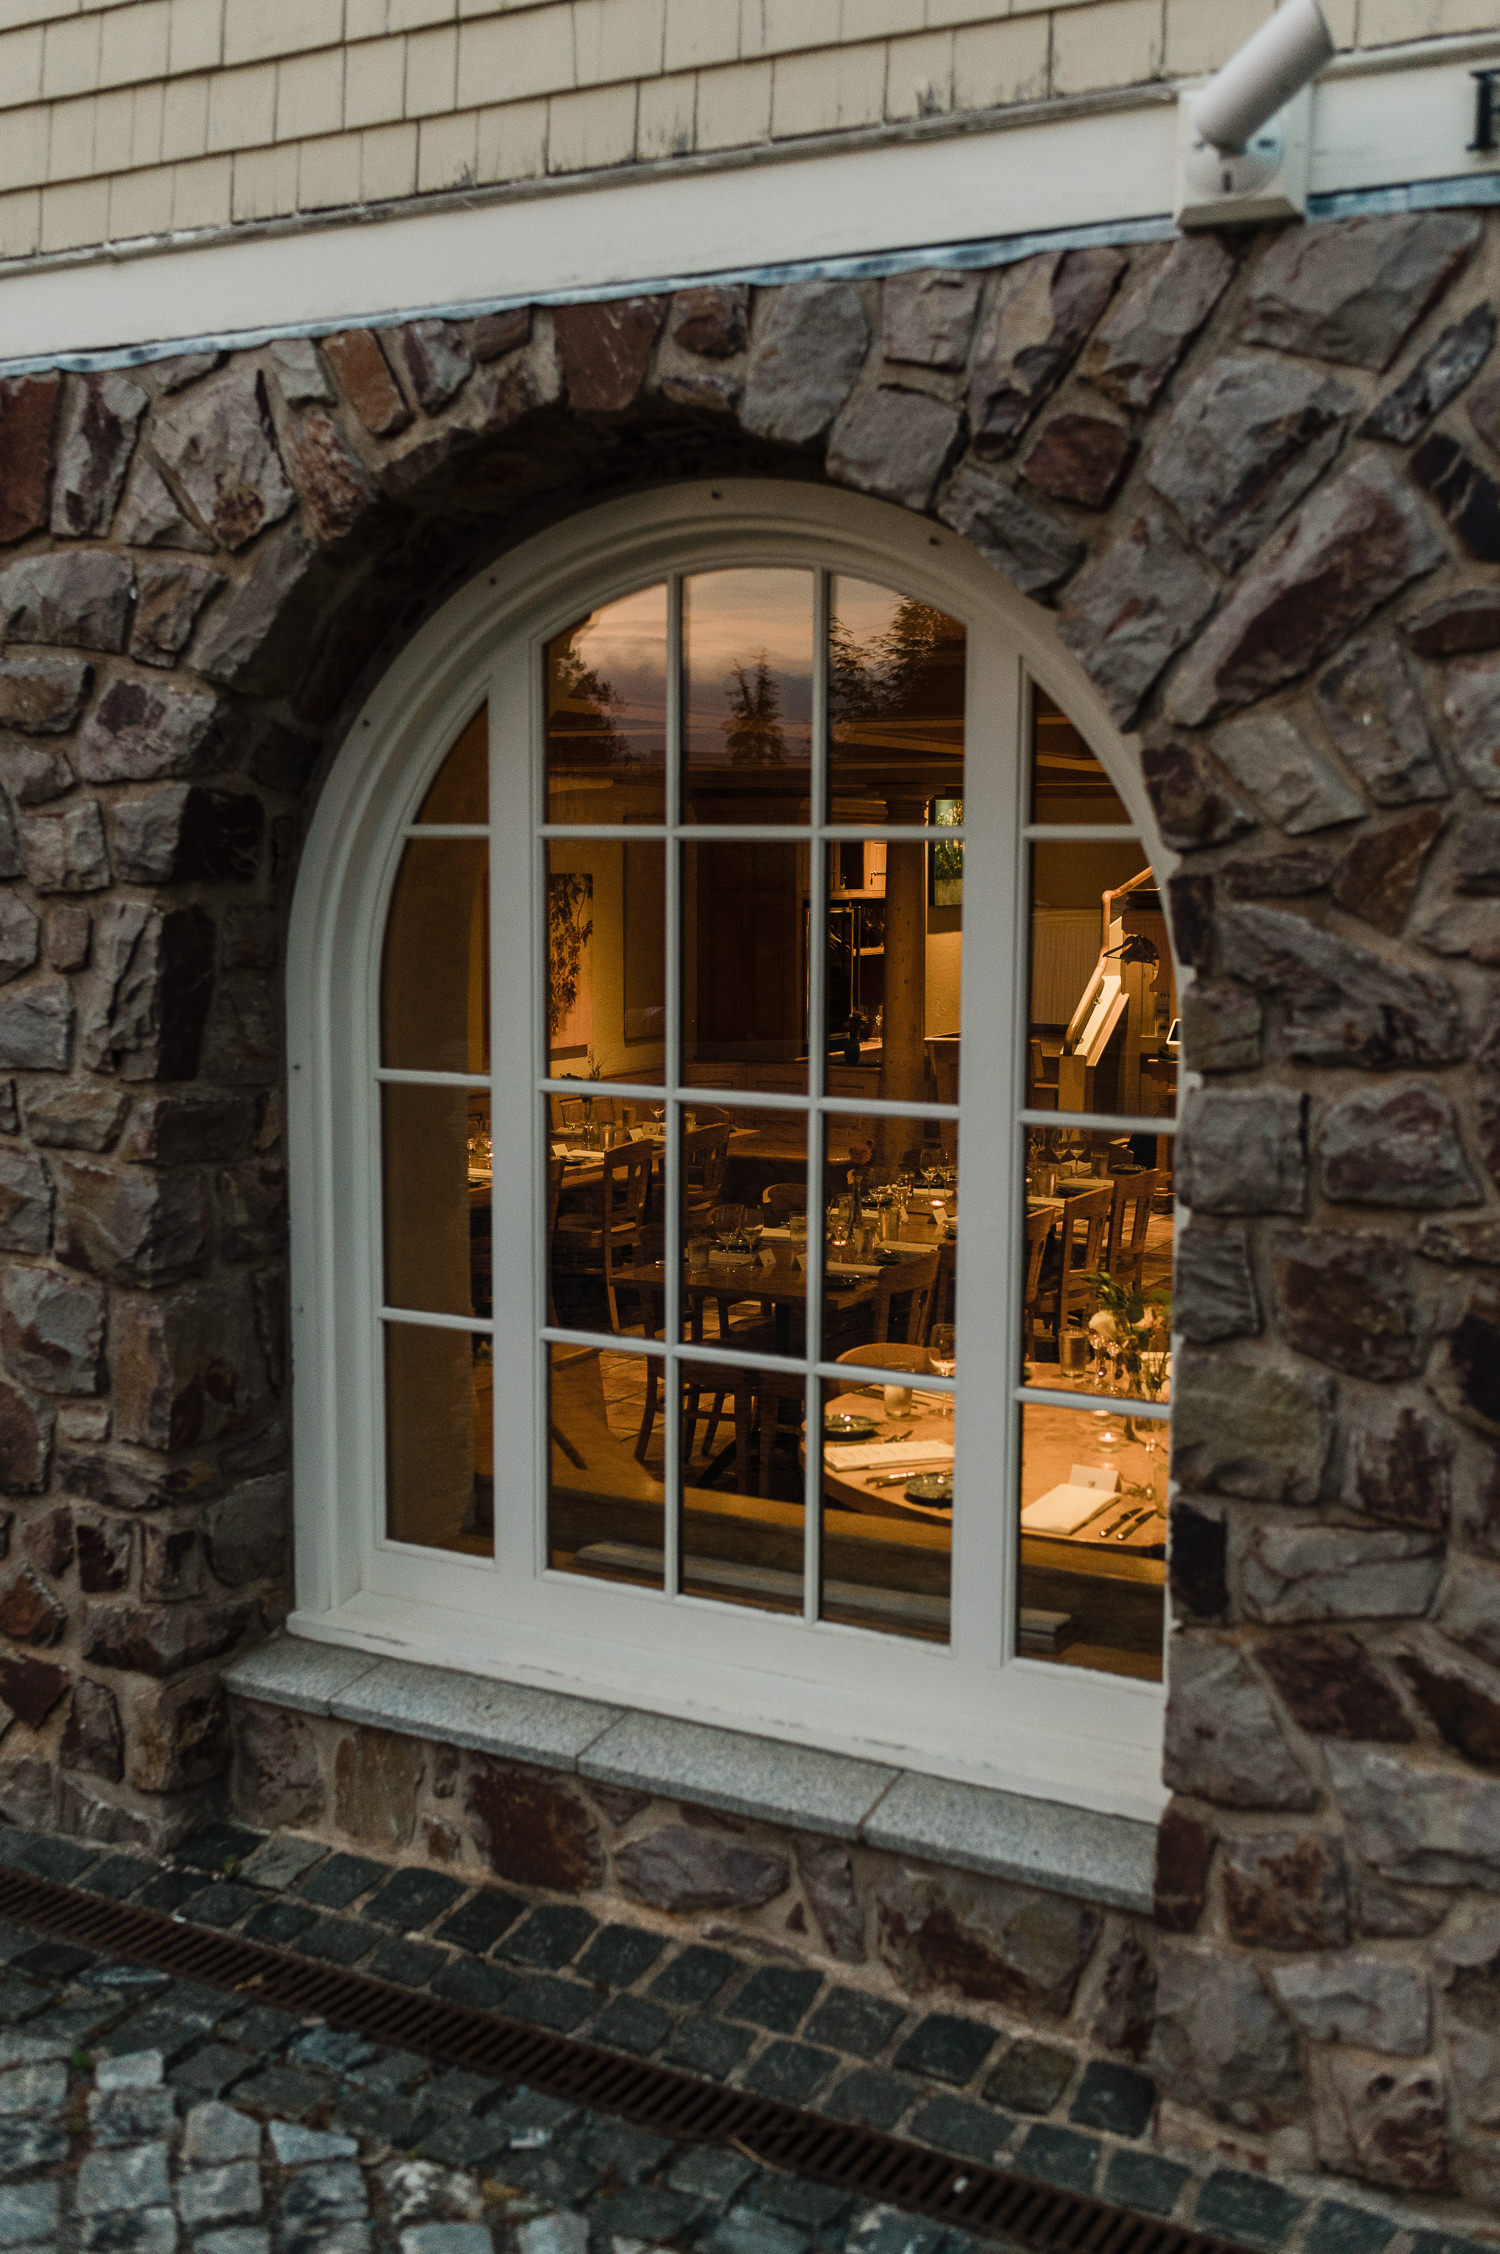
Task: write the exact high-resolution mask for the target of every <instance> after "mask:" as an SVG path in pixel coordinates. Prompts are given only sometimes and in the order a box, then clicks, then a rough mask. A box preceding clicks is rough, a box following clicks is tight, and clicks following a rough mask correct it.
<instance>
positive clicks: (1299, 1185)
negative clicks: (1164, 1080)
mask: <svg viewBox="0 0 1500 2254" xmlns="http://www.w3.org/2000/svg"><path fill="white" fill-rule="evenodd" d="M1305 1110H1306V1102H1305V1099H1304V1098H1303V1097H1302V1096H1299V1095H1298V1094H1297V1093H1296V1092H1295V1091H1294V1090H1293V1089H1290V1088H1257V1089H1254V1090H1250V1089H1246V1090H1245V1091H1244V1092H1240V1091H1239V1090H1231V1089H1220V1088H1216V1089H1210V1090H1208V1091H1206V1092H1203V1093H1200V1094H1198V1095H1196V1096H1194V1097H1192V1098H1190V1099H1189V1102H1188V1104H1187V1106H1186V1111H1185V1116H1184V1119H1183V1131H1182V1135H1181V1137H1180V1140H1179V1143H1178V1155H1177V1192H1178V1195H1179V1197H1181V1198H1182V1199H1183V1201H1184V1203H1185V1204H1187V1205H1190V1206H1191V1207H1192V1208H1193V1210H1194V1211H1195V1212H1201V1213H1230V1214H1233V1213H1301V1212H1303V1211H1304V1210H1305V1208H1306V1204H1307V1152H1306V1145H1305V1130H1304V1113H1305Z"/></svg>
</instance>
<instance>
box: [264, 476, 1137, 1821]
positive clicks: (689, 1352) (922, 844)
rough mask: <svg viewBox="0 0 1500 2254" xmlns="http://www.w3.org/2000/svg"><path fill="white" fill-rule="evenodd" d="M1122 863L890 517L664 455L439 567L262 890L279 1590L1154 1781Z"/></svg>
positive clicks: (1123, 786) (1066, 1794) (413, 1631)
mask: <svg viewBox="0 0 1500 2254" xmlns="http://www.w3.org/2000/svg"><path fill="white" fill-rule="evenodd" d="M1157 884H1158V879H1157V874H1156V872H1155V869H1154V867H1153V863H1152V859H1151V850H1150V846H1149V844H1148V830H1147V819H1146V812H1145V806H1144V801H1143V797H1142V794H1141V792H1140V789H1139V784H1138V782H1137V780H1136V778H1135V775H1134V772H1133V767H1132V762H1131V760H1130V758H1129V756H1128V754H1126V753H1125V751H1124V749H1123V747H1122V746H1121V745H1120V743H1119V741H1118V739H1117V737H1116V736H1115V735H1114V734H1113V733H1112V731H1111V730H1110V728H1109V725H1108V723H1107V721H1106V720H1105V718H1104V715H1103V713H1102V709H1101V708H1100V707H1099V705H1098V704H1097V701H1096V700H1095V699H1094V698H1093V696H1092V694H1091V693H1090V692H1089V691H1088V689H1087V687H1086V685H1085V684H1083V683H1082V681H1081V677H1080V676H1079V675H1078V674H1077V673H1076V671H1075V669H1074V668H1073V667H1072V666H1071V664H1070V662H1069V661H1068V660H1067V659H1066V658H1065V657H1064V656H1063V655H1062V654H1061V653H1060V651H1059V650H1058V648H1057V646H1056V644H1055V643H1054V641H1053V640H1052V638H1051V636H1050V633H1049V631H1048V629H1047V626H1046V622H1045V620H1044V619H1042V617H1041V616H1040V614H1038V613H1036V612H1034V611H1032V610H1031V609H1030V608H1029V607H1028V606H1027V605H1025V604H1023V603H1022V602H1021V601H1020V600H1019V599H1018V598H1017V597H1016V596H1015V595H1014V594H1013V593H1012V592H1011V591H1010V590H1009V589H1008V588H1007V587H1006V586H1005V585H1004V584H1003V583H1002V582H1001V581H1000V580H999V578H998V576H997V575H996V574H994V573H993V572H992V571H991V570H990V569H989V567H987V566H986V565H985V564H984V563H983V562H982V561H981V560H980V559H979V558H978V556H977V555H976V554H975V553H974V552H973V551H972V550H970V549H969V548H967V547H966V546H965V544H964V543H963V542H961V541H959V540H957V539H956V538H954V537H952V536H951V535H948V534H946V533H942V532H939V531H936V530H934V529H933V528H932V527H931V526H929V525H928V524H926V523H924V522H920V521H915V520H911V519H909V518H907V517H905V516H903V515H902V514H901V513H900V512H898V511H895V510H892V509H887V508H885V507H883V506H881V505H879V504H872V503H867V502H863V501H858V500H854V499H851V498H849V497H847V496H840V495H835V494H829V493H825V492H822V491H819V490H816V489H812V488H806V487H787V486H780V485H774V484H770V483H766V484H749V483H747V484H743V485H721V486H717V487H702V488H686V489H677V490H674V491H671V492H669V493H666V494H661V495H657V496H652V497H650V498H648V499H644V500H643V499H636V500H632V501H630V502H623V503H616V504H611V505H609V506H608V507H605V508H603V509H599V510H596V511H593V512H591V513H590V514H589V515H587V516H586V517H582V518H580V519H577V520H575V521H574V522H572V523H571V524H570V525H568V526H566V527H564V528H562V529H561V530H559V531H556V532H552V533H549V534H546V535H544V536H543V537H542V538H540V539H538V540H536V541H533V542H532V543H531V544H530V545H529V546H528V547H527V548H525V549H523V550H521V551H519V552H518V553H517V554H515V555H513V556H511V557H508V558H507V559H506V560H505V561H504V563H503V564H501V565H497V566H496V567H495V568H494V569H493V570H492V571H490V572H489V573H488V574H486V575H484V576H483V577H482V578H481V579H480V580H478V581H476V582H475V583H473V584H472V585H471V586H470V587H468V588H467V589H466V590H465V591H464V592H463V593H462V594H461V595H460V596H458V597H457V598H455V599H454V601H452V602H451V603H449V604H448V605H447V606H446V607H445V609H444V610H443V611H442V612H441V613H440V614H439V615H438V617H437V618H436V619H435V620H434V621H433V622H432V623H431V624H430V625H429V626H428V627H427V628H426V629H425V630H424V631H423V633H422V634H421V635H419V636H418V637H417V639H416V641H415V643H414V645H413V646H412V647H411V648H410V649H409V650H408V651H407V652H406V653H405V655H404V656H403V657H402V658H401V659H400V660H399V661H398V662H397V663H396V665H395V666H394V667H393V668H392V671H391V673H390V675H389V676H388V677H387V679H386V680H385V681H384V682H383V683H382V685H381V687H380V688H379V690H378V691H377V692H376V694H375V696H374V697H373V698H372V699H371V701H370V704H369V706H368V708H367V709H366V711H365V712H364V713H363V714H362V715H361V716H360V718H359V720H358V721H357V722H356V724H355V726H354V728H353V730H352V731H351V734H350V737H349V740H348V742H347V743H346V744H345V746H344V748H343V750H342V752H341V754H340V756H339V759H338V761H337V762H336V765H335V769H334V772H333V775H332V777H331V779H330V781H329V784H328V786H327V788H326V789H325V792H324V795H323V798H322V801H321V803H320V805H319V808H318V811H317V814H316V817H315V820H314V823H313V826H312V832H311V835H310V838H309V842H308V848H307V853H306V856H305V860H304V868H303V874H302V878H301V882H300V886H299V893H298V900H297V905H296V911H295V915H294V923H293V935H292V948H291V972H290V1002H291V1024H292V1063H293V1072H292V1090H293V1120H292V1132H293V1148H294V1154H295V1166H294V1180H295V1185H296V1188H295V1205H294V1228H295V1246H294V1263H295V1269H294V1286H295V1292H294V1296H295V1308H296V1363H295V1368H296V1396H295V1414H296V1464H297V1507H298V1526H299V1538H298V1612H297V1615H296V1617H295V1622H294V1624H295V1625H297V1626H299V1627H301V1628H303V1629H305V1630H312V1631H313V1632H314V1633H316V1634H318V1635H320V1636H323V1637H326V1638H333V1639H335V1640H339V1639H344V1640H349V1641H354V1642H358V1643H363V1644H365V1645H367V1646H369V1647H370V1648H373V1649H377V1650H380V1651H382V1652H390V1651H391V1650H393V1649H396V1650H400V1651H402V1652H404V1653H406V1654H407V1655H409V1656H412V1657H414V1658H418V1659H420V1658H428V1659H431V1660H433V1661H438V1662H442V1663H444V1664H447V1665H450V1666H451V1665H458V1666H461V1667H465V1668H467V1669H470V1670H472V1671H475V1672H478V1673H486V1672H487V1673H491V1674H494V1675H499V1676H503V1677H506V1678H509V1679H512V1680H519V1681H522V1682H526V1681H531V1682H536V1683H545V1684H547V1685H548V1686H550V1687H553V1688H572V1689H574V1690H576V1691H578V1692H579V1693H580V1694H583V1695H586V1696H591V1697H595V1698H601V1699H606V1700H610V1701H615V1702H622V1701H623V1702H627V1703H630V1704H635V1705H640V1706H644V1707H648V1708H652V1709H656V1710H658V1711H664V1712H669V1713H674V1714H678V1715H687V1716H694V1717H698V1718H701V1719H704V1720H712V1721H719V1722H733V1723H737V1724H738V1725H740V1726H742V1727H749V1728H751V1729H754V1730H760V1731H762V1732H764V1733H766V1734H769V1735H772V1736H781V1737H786V1738H791V1739H795V1740H800V1741H804V1742H807V1743H810V1744H815V1745H823V1746H827V1747H831V1748H836V1749H839V1750H843V1751H846V1752H853V1753H866V1754H868V1755H870V1756H871V1757H872V1758H882V1759H889V1758H891V1757H893V1756H896V1755H899V1756H900V1757H901V1758H902V1759H903V1760H904V1761H905V1762H906V1763H907V1764H908V1765H912V1764H925V1765H926V1766H928V1767H931V1768H934V1769H936V1770H938V1771H940V1772H942V1773H945V1774H948V1775H951V1776H955V1777H958V1778H964V1777H969V1778H973V1779H975V1780H978V1781H986V1782H991V1783H1008V1784H1011V1785H1013V1786H1015V1787H1016V1788H1018V1789H1022V1790H1030V1791H1041V1792H1043V1793H1044V1794H1045V1795H1046V1796H1049V1797H1062V1798H1076V1799H1078V1800H1079V1801H1081V1802H1084V1803H1087V1804H1091V1805H1094V1806H1098V1807H1104V1808H1114V1809H1120V1810H1125V1811H1130V1812H1152V1813H1154V1811H1155V1809H1156V1808H1157V1807H1158V1806H1159V1804H1160V1787H1159V1783H1158V1781H1157V1776H1158V1767H1159V1744H1158V1739H1159V1726H1160V1707H1161V1693H1160V1678H1161V1671H1162V1639H1163V1605H1162V1582H1163V1556H1164V1544H1165V1516H1164V1514H1165V1506H1166V1446H1165V1443H1166V1435H1167V1425H1166V1421H1165V1418H1166V1401H1167V1397H1168V1394H1169V1390H1170V1354H1169V1351H1168V1345H1169V1338H1168V1330H1169V1323H1168V1295H1169V1288H1170V1279H1171V1244H1172V1219H1171V1213H1172V1201H1171V1182H1172V1167H1171V1149H1172V1143H1171V1137H1172V1129H1173V1112H1174V1106H1175V1082H1176V1066H1175V1057H1176V1022H1175V1021H1176V1014H1177V1009H1176V996H1175V985H1174V973H1173V969H1172V963H1171V955H1170V949H1169V946H1168V941H1167V933H1166V926H1165V921H1164V917H1163V907H1162V901H1161V898H1160V895H1159V892H1158V889H1157ZM433 1726H434V1729H435V1730H437V1731H438V1733H439V1734H440V1733H441V1718H440V1716H438V1715H436V1714H435V1715H434V1717H433Z"/></svg>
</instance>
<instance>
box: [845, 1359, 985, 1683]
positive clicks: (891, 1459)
mask: <svg viewBox="0 0 1500 2254" xmlns="http://www.w3.org/2000/svg"><path fill="white" fill-rule="evenodd" d="M839 1360H840V1361H844V1362H848V1363H850V1364H851V1368H850V1373H849V1377H848V1380H847V1381H846V1382H844V1383H840V1382H838V1381H837V1380H834V1379H828V1380H825V1381H824V1384H823V1389H822V1390H823V1477H822V1492H823V1591H822V1605H821V1608H820V1616H821V1618H823V1619H824V1620H841V1621H843V1622H845V1623H846V1624H847V1625H849V1626H851V1627H856V1628H882V1629H884V1630H885V1631H886V1632H887V1633H888V1634H894V1635H902V1636H916V1637H920V1638H922V1639H924V1640H926V1641H929V1642H931V1641H936V1642H946V1640H947V1636H948V1618H949V1584H950V1577H951V1563H952V1548H953V1416H952V1412H953V1395H952V1394H951V1393H942V1392H933V1391H927V1390H924V1389H923V1387H922V1385H921V1382H920V1379H921V1376H922V1374H923V1365H924V1364H925V1361H926V1352H925V1349H922V1348H917V1347H903V1346H899V1345H888V1346H885V1347H876V1346H870V1347H860V1348H855V1349H852V1350H851V1351H850V1352H848V1353H845V1354H841V1355H840V1356H839ZM877 1364H878V1365H882V1366H877Z"/></svg>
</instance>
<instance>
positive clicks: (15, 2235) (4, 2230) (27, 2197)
mask: <svg viewBox="0 0 1500 2254" xmlns="http://www.w3.org/2000/svg"><path fill="white" fill-rule="evenodd" d="M61 2190H62V2187H61V2185H60V2184H57V2183H55V2182H54V2183H42V2184H6V2185H4V2186H0V2246H25V2245H27V2244H32V2245H41V2246H52V2245H54V2244H55V2243H56V2238H57V2209H58V2200H59V2197H60V2195H61Z"/></svg>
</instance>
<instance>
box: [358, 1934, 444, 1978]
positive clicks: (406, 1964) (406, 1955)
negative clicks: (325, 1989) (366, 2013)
mask: <svg viewBox="0 0 1500 2254" xmlns="http://www.w3.org/2000/svg"><path fill="white" fill-rule="evenodd" d="M452 1961H453V1960H452V1958H451V1957H450V1956H449V1955H448V1952H447V1950H446V1949H435V1948H434V1947H433V1945H432V1943H431V1942H430V1941H407V1940H405V1939H401V1940H397V1939H395V1938H394V1937H392V1938H389V1939H387V1940H384V1941H382V1942H381V1944H380V1946H379V1948H378V1949H377V1950H376V1951H375V1954H374V1956H372V1957H371V1959H370V1961H369V1963H368V1964H367V1965H366V1966H365V1970H366V1971H367V1972H368V1973H370V1974H372V1975H373V1976H374V1978H375V1979H377V1980H389V1981H391V1982H392V1983H393V1984H394V1985H395V1986H396V1987H398V1988H425V1987H426V1985H427V1983H428V1981H429V1980H434V1979H436V1978H437V1975H438V1974H439V1973H440V1972H444V1971H446V1970H447V1968H448V1966H449V1965H450V1964H451V1963H452Z"/></svg>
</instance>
